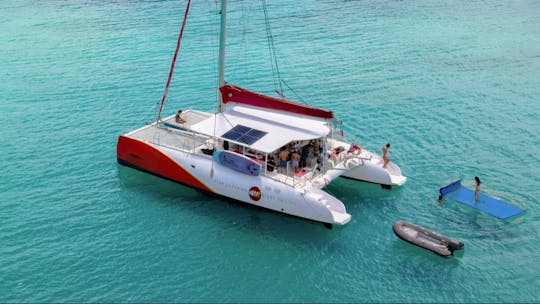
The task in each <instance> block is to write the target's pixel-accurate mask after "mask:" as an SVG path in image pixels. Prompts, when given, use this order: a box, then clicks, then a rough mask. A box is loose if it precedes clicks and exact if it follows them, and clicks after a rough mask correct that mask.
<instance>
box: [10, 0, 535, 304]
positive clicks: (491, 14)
mask: <svg viewBox="0 0 540 304" xmlns="http://www.w3.org/2000/svg"><path fill="white" fill-rule="evenodd" d="M229 2H230V12H229V15H230V18H229V37H228V44H229V48H228V53H227V56H228V58H227V60H228V62H227V77H226V78H227V80H228V81H229V82H230V83H233V84H237V85H240V86H243V87H246V88H248V89H252V90H255V91H259V92H265V93H269V94H271V93H272V92H273V90H274V87H273V79H272V73H271V66H270V60H269V56H268V48H267V45H266V33H265V29H264V15H263V12H262V9H261V4H260V3H259V2H258V1H229ZM268 2H269V3H268V12H269V14H270V18H271V20H270V21H271V23H272V33H273V35H274V44H275V48H276V53H277V56H278V61H279V67H280V71H281V76H282V78H283V79H284V80H285V81H286V83H287V84H288V85H289V86H290V87H291V88H293V89H294V92H296V94H293V93H292V92H291V91H290V90H288V89H287V88H285V89H284V93H285V94H286V95H287V96H288V97H289V98H290V99H293V100H300V98H301V100H304V101H307V102H308V103H309V104H310V105H313V106H319V107H323V108H329V109H332V110H333V111H334V112H335V114H336V115H337V116H338V117H339V118H341V119H342V120H343V121H344V125H343V128H344V130H345V133H346V136H347V137H349V138H352V139H356V140H358V141H359V142H360V143H361V144H362V145H363V146H364V147H365V148H367V149H370V150H374V151H379V149H380V147H381V146H382V145H383V144H385V143H386V142H388V141H389V142H391V143H392V148H391V150H390V156H391V158H392V160H394V161H395V162H396V163H398V164H399V165H400V166H401V169H402V171H403V173H404V174H405V175H406V176H408V178H409V180H408V182H407V183H406V184H405V185H404V186H403V187H401V188H399V189H393V190H392V191H386V190H382V189H380V188H379V187H378V186H376V185H371V184H362V183H360V184H359V183H356V182H354V181H350V180H345V179H338V180H336V181H335V182H334V183H333V184H331V185H330V186H329V187H328V191H330V192H331V193H333V194H334V195H336V196H337V197H338V198H340V199H341V200H342V201H343V202H344V203H345V204H346V206H347V209H348V211H349V213H350V214H352V220H351V222H350V223H349V224H347V225H346V226H344V227H336V228H334V229H333V230H327V229H325V228H324V227H323V226H322V225H321V224H319V223H314V222H310V221H306V220H302V219H299V218H295V217H291V216H283V215H280V214H277V213H273V212H270V211H266V210H264V209H259V208H253V207H245V206H242V205H241V204H237V203H231V202H226V201H223V200H221V199H218V198H215V197H212V196H209V195H207V194H204V193H200V192H197V191H195V190H193V189H191V188H187V187H184V186H181V185H178V184H174V183H172V182H169V181H165V180H162V179H159V178H156V177H153V176H150V175H147V174H144V173H140V172H138V171H134V170H132V169H129V168H126V167H122V166H119V165H117V163H116V154H115V152H116V151H115V149H116V140H117V136H118V135H119V134H122V133H125V132H127V131H129V130H133V129H135V128H138V127H140V126H142V125H144V123H145V122H147V121H151V120H152V119H155V114H156V102H158V101H159V100H160V98H161V94H162V91H163V87H164V84H165V81H166V77H167V73H168V68H169V65H170V60H171V57H172V53H173V51H174V47H175V44H176V37H177V35H178V31H179V28H180V24H181V21H182V16H183V10H184V7H185V1H176V0H175V1H99V0H96V1H83V0H73V1H60V0H51V1H34V0H17V1H0V58H1V60H0V96H1V102H0V113H1V115H0V117H1V118H0V122H1V127H0V138H1V142H2V144H1V145H0V155H1V156H0V160H1V167H2V169H1V171H2V173H1V175H0V193H1V195H0V302H231V301H232V302H448V303H456V302H483V303H488V302H489V303H495V302H540V293H539V292H538V288H539V287H540V275H539V272H540V266H539V265H540V264H539V263H538V258H539V255H540V254H539V253H540V250H539V249H538V244H539V243H540V236H539V228H540V216H539V213H540V206H539V205H538V203H539V199H538V197H540V190H539V189H540V177H539V176H540V169H539V163H540V156H539V152H540V149H539V144H540V139H539V135H538V134H540V100H539V98H540V3H539V2H538V1H531V0H529V1H527V0H515V1H514V0H512V1H511V0H505V1H491V0H484V1H476V0H474V1H431V0H430V1H428V0H420V1H390V0H383V1H370V0H367V1H337V0H331V1H316V0H301V1H285V0H276V1H268ZM217 6H218V4H216V3H215V2H214V1H195V2H193V4H192V11H191V13H190V16H189V20H188V26H187V28H186V32H185V39H184V41H183V44H182V50H181V53H180V59H179V62H178V64H177V70H176V73H175V76H174V79H173V84H172V87H171V90H170V94H169V100H168V104H167V106H166V113H167V114H172V113H173V112H174V111H175V110H176V109H178V108H197V109H201V110H207V111H213V110H214V108H215V98H216V96H215V95H216V94H215V85H216V63H215V61H216V60H215V58H216V56H217V45H216V44H217V38H216V36H215V35H216V33H217V26H218V22H219V21H218V14H217ZM297 95H298V96H299V97H297ZM475 175H478V176H480V178H481V179H482V180H483V182H484V184H483V191H484V192H485V193H487V194H490V195H492V196H495V197H498V198H501V199H504V200H506V201H509V202H511V203H512V204H515V205H517V206H519V207H521V208H524V209H526V210H527V212H526V213H525V214H524V215H522V216H519V217H517V218H513V219H510V220H506V221H503V220H498V219H497V218H494V217H491V216H489V215H487V214H485V213H480V212H477V211H476V210H473V209H471V208H468V207H466V206H463V205H460V204H457V203H455V202H452V201H446V202H444V205H443V207H442V208H439V207H437V204H436V202H435V198H436V196H437V190H438V188H439V187H440V186H442V185H444V184H446V183H448V182H450V181H452V180H454V179H458V178H464V179H465V181H464V183H465V185H467V186H470V185H471V184H472V179H473V177H474V176H475ZM397 220H408V221H412V222H414V223H417V224H419V225H422V226H426V227H429V228H431V229H433V230H435V231H438V232H440V233H443V234H446V235H449V236H452V237H454V238H457V239H459V240H462V241H463V242H464V243H465V249H464V251H462V252H460V253H457V255H456V256H455V257H453V258H450V259H443V258H440V257H438V256H436V255H434V254H432V253H430V252H427V251H424V250H422V249H419V248H417V247H414V246H411V245H409V244H407V243H405V242H403V241H401V240H399V239H398V238H397V237H396V236H395V235H394V233H393V232H392V228H391V226H392V224H393V223H394V222H395V221H397Z"/></svg>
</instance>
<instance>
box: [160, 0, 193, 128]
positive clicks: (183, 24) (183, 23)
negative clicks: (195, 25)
mask: <svg viewBox="0 0 540 304" xmlns="http://www.w3.org/2000/svg"><path fill="white" fill-rule="evenodd" d="M190 4H191V0H188V3H187V6H186V13H185V14H184V21H183V22H182V27H181V28H180V34H179V35H178V42H176V50H175V51H174V56H173V59H172V63H171V69H170V70H169V77H168V78H167V84H166V85H165V91H164V92H163V97H162V98H161V105H160V106H159V112H158V115H157V119H156V122H159V121H160V120H161V111H163V105H164V104H165V99H166V98H167V93H168V92H169V86H170V85H171V79H172V75H173V71H174V65H175V64H176V57H178V51H179V50H180V42H181V41H182V35H183V34H184V28H185V27H186V20H187V16H188V12H189V5H190Z"/></svg>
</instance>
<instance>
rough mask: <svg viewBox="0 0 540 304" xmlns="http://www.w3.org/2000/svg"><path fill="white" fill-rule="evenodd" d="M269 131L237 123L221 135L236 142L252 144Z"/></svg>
mask: <svg viewBox="0 0 540 304" xmlns="http://www.w3.org/2000/svg"><path fill="white" fill-rule="evenodd" d="M266 134H267V132H264V131H260V130H256V129H252V128H250V127H246V126H242V125H236V126H235V127H234V128H232V129H230V130H229V131H227V133H225V134H223V135H222V136H221V137H223V138H226V139H230V140H233V141H236V142H240V143H244V144H246V145H251V144H253V143H254V142H256V141H257V140H259V139H261V138H262V137H263V136H265V135H266Z"/></svg>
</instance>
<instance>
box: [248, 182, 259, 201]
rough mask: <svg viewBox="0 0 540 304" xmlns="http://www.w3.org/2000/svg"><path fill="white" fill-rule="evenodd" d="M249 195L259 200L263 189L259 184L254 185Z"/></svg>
mask: <svg viewBox="0 0 540 304" xmlns="http://www.w3.org/2000/svg"><path fill="white" fill-rule="evenodd" d="M248 194H249V197H250V198H251V199H252V200H254V201H258V200H260V199H261V195H262V194H261V189H259V187H257V186H253V187H251V188H249V192H248Z"/></svg>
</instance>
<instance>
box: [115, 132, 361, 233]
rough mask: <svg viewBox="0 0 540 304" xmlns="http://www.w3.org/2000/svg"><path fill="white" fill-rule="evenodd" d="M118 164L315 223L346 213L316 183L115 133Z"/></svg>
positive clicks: (338, 220)
mask: <svg viewBox="0 0 540 304" xmlns="http://www.w3.org/2000/svg"><path fill="white" fill-rule="evenodd" d="M117 159H118V163H120V164H122V165H125V166H129V167H132V168H135V169H138V170H141V171H144V172H148V173H151V174H154V175H156V176H159V177H162V178H166V179H169V180H172V181H175V182H178V183H182V184H185V185H188V186H191V187H194V188H198V189H201V190H204V191H207V192H211V193H214V194H218V195H221V196H225V197H228V198H231V199H234V200H237V201H241V202H244V203H248V204H252V205H256V206H259V207H263V208H267V209H271V210H274V211H277V212H282V213H286V214H290V215H294V216H298V217H302V218H306V219H310V220H314V221H318V222H323V223H329V224H338V225H344V224H346V223H347V222H349V220H350V218H351V216H350V214H348V213H347V212H346V210H345V206H344V205H343V203H342V202H341V201H339V200H338V199H337V198H335V197H333V196H331V195H330V194H328V193H326V192H324V191H322V190H320V189H316V188H295V187H291V186H289V185H286V184H284V183H282V182H279V181H276V180H273V179H271V178H268V177H265V176H252V175H247V174H242V173H240V172H238V171H234V170H232V169H230V168H227V167H225V166H222V165H219V164H218V163H216V162H213V161H212V156H209V155H202V154H191V153H187V152H183V151H179V150H174V149H170V148H167V147H162V146H157V145H154V144H151V143H147V142H145V141H142V140H138V139H134V138H131V137H129V136H126V135H121V136H120V137H119V139H118V145H117Z"/></svg>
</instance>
